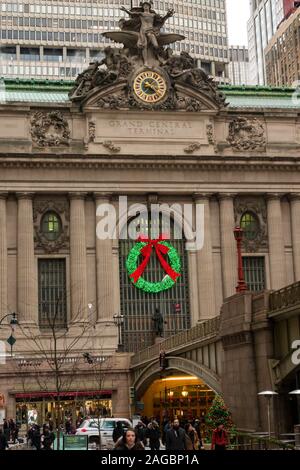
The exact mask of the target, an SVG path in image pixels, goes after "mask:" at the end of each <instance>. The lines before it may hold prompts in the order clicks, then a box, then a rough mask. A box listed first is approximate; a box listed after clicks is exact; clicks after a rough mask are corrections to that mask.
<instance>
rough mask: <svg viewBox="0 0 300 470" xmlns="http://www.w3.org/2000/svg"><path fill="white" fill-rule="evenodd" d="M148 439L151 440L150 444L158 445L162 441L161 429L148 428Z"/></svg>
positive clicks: (156, 427)
mask: <svg viewBox="0 0 300 470" xmlns="http://www.w3.org/2000/svg"><path fill="white" fill-rule="evenodd" d="M146 437H147V438H148V439H149V440H150V443H152V442H153V443H157V442H159V439H160V429H159V427H158V426H152V425H150V426H148V428H147V433H146Z"/></svg>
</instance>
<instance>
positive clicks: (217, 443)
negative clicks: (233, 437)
mask: <svg viewBox="0 0 300 470" xmlns="http://www.w3.org/2000/svg"><path fill="white" fill-rule="evenodd" d="M227 445H228V434H227V431H226V430H225V429H224V425H223V424H221V423H220V424H219V425H218V427H217V428H216V429H215V430H214V431H213V435H212V442H211V448H212V450H216V451H223V450H226V446H227Z"/></svg>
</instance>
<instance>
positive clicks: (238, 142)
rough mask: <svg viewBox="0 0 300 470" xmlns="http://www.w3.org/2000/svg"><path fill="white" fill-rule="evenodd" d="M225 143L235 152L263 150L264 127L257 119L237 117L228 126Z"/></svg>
mask: <svg viewBox="0 0 300 470" xmlns="http://www.w3.org/2000/svg"><path fill="white" fill-rule="evenodd" d="M227 141H228V142H229V143H230V145H231V146H232V147H233V148H234V149H236V150H258V149H261V150H265V148H266V136H265V127H264V125H263V124H262V122H260V121H259V120H258V119H257V118H246V117H238V118H236V119H234V120H233V121H231V122H230V124H229V136H228V139H227Z"/></svg>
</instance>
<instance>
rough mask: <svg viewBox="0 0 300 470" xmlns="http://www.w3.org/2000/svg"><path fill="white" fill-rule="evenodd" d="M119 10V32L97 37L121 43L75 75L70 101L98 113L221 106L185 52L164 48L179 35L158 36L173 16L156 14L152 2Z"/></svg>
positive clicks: (222, 99)
mask: <svg viewBox="0 0 300 470" xmlns="http://www.w3.org/2000/svg"><path fill="white" fill-rule="evenodd" d="M121 10H122V11H123V12H125V13H126V14H127V15H128V16H129V20H127V19H125V18H122V19H121V20H120V22H119V27H120V29H119V30H116V31H107V32H104V33H102V35H103V36H104V37H106V38H109V39H110V40H112V41H114V42H116V43H121V44H123V48H121V49H119V48H112V47H107V48H106V49H105V50H104V54H105V57H104V59H103V60H102V61H101V62H93V63H91V64H90V65H89V67H88V68H87V69H86V70H85V71H84V72H82V73H81V74H79V75H78V77H77V79H76V81H75V86H74V87H73V89H72V90H71V92H70V93H69V96H70V99H71V100H72V101H75V102H79V103H81V104H82V105H87V106H95V107H101V108H104V109H106V108H107V109H141V110H153V109H154V110H181V111H188V112H199V111H202V110H203V109H209V110H216V111H218V110H219V109H221V108H224V107H225V106H226V103H225V96H224V95H223V94H222V93H221V92H220V91H219V90H218V87H217V84H216V83H215V82H214V81H213V79H212V78H210V77H209V76H208V75H207V74H206V73H205V72H204V70H202V69H199V68H197V63H196V61H195V59H193V58H192V57H191V56H190V55H189V54H188V53H187V52H181V54H180V55H175V54H173V50H172V49H171V48H170V47H166V46H168V45H169V44H172V43H174V42H176V41H182V40H183V39H185V38H184V36H181V35H180V34H175V33H165V32H163V27H164V24H165V23H166V22H167V21H168V19H169V18H170V17H171V16H173V15H174V11H173V10H169V11H168V12H167V13H166V15H165V16H161V15H159V14H158V13H156V12H155V11H154V10H153V8H152V2H141V5H140V6H139V7H133V8H131V9H130V10H127V9H126V8H124V7H122V8H121Z"/></svg>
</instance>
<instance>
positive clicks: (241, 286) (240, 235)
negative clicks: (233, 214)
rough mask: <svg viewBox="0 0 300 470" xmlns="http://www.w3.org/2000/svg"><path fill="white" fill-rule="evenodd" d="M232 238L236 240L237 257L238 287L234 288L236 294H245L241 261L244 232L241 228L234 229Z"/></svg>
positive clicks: (245, 286) (245, 285) (245, 288)
mask: <svg viewBox="0 0 300 470" xmlns="http://www.w3.org/2000/svg"><path fill="white" fill-rule="evenodd" d="M233 233H234V238H235V240H236V246H237V255H238V285H237V286H236V292H238V293H239V292H245V291H246V290H248V288H247V284H246V282H245V277H244V269H243V259H242V241H243V237H244V230H243V229H242V228H241V227H235V229H234V231H233Z"/></svg>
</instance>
